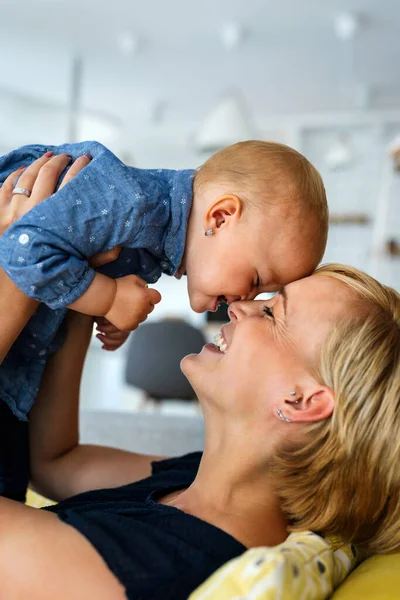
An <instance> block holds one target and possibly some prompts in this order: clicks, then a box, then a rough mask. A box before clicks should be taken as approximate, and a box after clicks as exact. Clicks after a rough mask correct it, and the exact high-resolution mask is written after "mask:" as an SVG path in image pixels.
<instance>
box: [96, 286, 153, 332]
mask: <svg viewBox="0 0 400 600" xmlns="http://www.w3.org/2000/svg"><path fill="white" fill-rule="evenodd" d="M115 283H116V286H117V290H116V294H115V297H114V302H113V304H112V306H111V308H110V310H109V311H108V313H107V314H105V315H104V316H105V318H106V319H107V320H108V321H110V323H112V324H113V325H115V327H117V328H118V329H120V330H121V331H133V330H134V329H136V328H137V327H138V325H139V324H140V323H143V321H145V320H146V319H147V316H148V315H149V314H150V313H151V312H152V311H153V310H154V305H155V304H158V303H159V302H160V300H161V295H160V293H159V292H157V290H154V289H149V288H148V287H147V283H146V282H145V281H143V279H140V277H137V276H136V275H127V276H126V277H120V278H119V279H115Z"/></svg>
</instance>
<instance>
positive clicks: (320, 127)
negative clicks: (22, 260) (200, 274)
mask: <svg viewBox="0 0 400 600" xmlns="http://www.w3.org/2000/svg"><path fill="white" fill-rule="evenodd" d="M0 10H1V13H0V14H1V19H0V47H1V48H2V56H3V59H2V61H1V69H0V133H1V134H0V152H6V151H8V150H10V149H11V148H14V147H16V146H19V145H22V144H25V143H32V142H40V143H45V144H58V143H62V142H65V141H80V140H84V139H96V140H98V141H100V142H103V143H104V144H106V145H107V146H109V147H110V149H111V150H113V151H114V152H115V153H116V154H117V155H118V156H119V157H120V158H121V159H122V160H124V161H125V162H127V163H129V164H132V165H135V166H138V167H144V168H158V167H164V168H177V169H179V168H193V167H197V166H198V165H200V164H201V163H202V162H203V161H204V160H205V159H206V158H207V157H208V156H209V155H210V154H211V153H212V152H214V151H216V150H218V149H219V148H221V147H223V146H225V145H228V144H230V143H233V142H236V141H239V140H244V139H255V138H256V139H268V140H275V141H279V142H283V143H287V144H289V145H291V146H293V147H295V148H296V149H297V150H299V151H300V152H302V153H304V154H305V155H306V156H307V157H308V158H309V159H310V160H311V161H312V162H313V163H314V164H315V165H316V167H317V168H318V169H319V170H320V172H321V174H322V176H323V178H324V181H325V185H326V189H327V194H328V201H329V204H330V208H331V230H330V236H329V243H328V249H327V253H326V256H325V259H326V260H327V261H330V260H335V261H341V262H345V263H350V264H352V265H355V266H357V267H360V268H362V269H364V270H366V271H367V272H369V273H371V274H372V275H374V276H377V277H378V278H379V279H380V280H381V281H383V282H385V283H387V284H390V285H392V286H394V287H396V288H399V287H400V204H399V192H400V172H399V171H396V168H397V169H400V137H399V136H400V71H399V64H400V2H399V1H398V0H338V1H333V0H323V1H321V0H280V2H275V1H272V0H202V2H194V1H193V0H192V1H190V0H189V1H188V0H186V1H183V0H170V1H169V2H165V1H163V0H147V1H146V2H142V1H138V0H113V2H105V1H104V0H79V1H78V0H69V1H68V2H67V1H66V0H18V2H15V0H13V1H11V0H9V1H4V0H2V1H0ZM157 287H158V289H159V290H160V291H161V293H162V294H163V298H164V299H163V302H162V304H161V305H160V306H159V307H157V310H156V311H155V312H154V313H153V315H152V316H151V319H150V323H149V324H156V323H158V322H165V321H163V320H164V319H168V320H169V321H167V322H169V323H173V322H175V323H181V322H182V321H184V322H185V323H186V324H187V325H188V326H191V327H194V328H195V329H196V331H200V332H201V334H202V335H204V337H205V338H209V337H210V336H211V335H212V333H213V331H214V329H213V328H215V325H212V324H210V323H209V322H208V320H207V317H206V316H204V315H195V314H194V313H192V312H191V310H190V307H189V303H188V298H187V293H186V282H185V281H184V279H183V280H181V281H177V280H175V279H173V278H168V277H164V278H162V280H161V281H160V282H159V284H158V286H157ZM143 328H144V326H143ZM164 330H165V327H164V328H163V331H164ZM153 333H154V332H152V333H151V335H153ZM156 335H157V334H156ZM190 337H191V334H189V333H186V334H185V333H182V338H183V339H184V340H186V341H187V339H188V338H190ZM194 337H195V336H194ZM134 339H135V334H133V336H131V340H130V342H129V344H127V345H126V346H125V347H124V349H121V350H120V351H119V352H117V353H115V354H108V353H106V352H104V351H101V350H100V345H99V343H98V342H97V340H93V347H92V348H91V350H90V353H89V358H88V363H87V367H86V371H85V379H84V386H83V399H82V406H83V409H84V412H85V411H86V413H87V414H91V413H96V418H97V419H100V420H99V421H98V422H97V424H96V427H95V428H94V429H95V430H96V436H97V437H98V436H99V435H100V437H101V439H102V441H103V442H104V441H105V442H107V441H108V437H107V435H108V433H107V432H109V431H110V430H118V431H119V432H120V433H119V442H120V445H129V444H131V438H132V435H131V434H130V433H129V432H127V431H126V432H125V433H123V430H124V427H125V423H126V419H125V417H126V415H127V414H129V415H131V414H132V415H133V414H134V415H135V419H136V421H135V423H136V424H137V427H136V433H135V436H136V438H135V439H136V441H135V444H136V445H135V449H137V448H138V446H139V447H140V448H139V449H142V450H147V449H149V451H156V452H158V451H165V452H167V453H169V452H175V451H178V452H179V451H180V450H184V449H186V446H187V447H188V448H191V447H192V445H193V444H195V443H197V442H199V443H200V440H201V418H200V413H199V409H198V406H197V403H196V402H195V401H193V402H191V401H188V399H187V398H179V390H174V391H173V392H172V391H171V389H172V388H168V385H167V384H165V385H166V388H165V389H167V388H168V389H169V390H170V391H168V394H170V395H171V394H172V395H175V396H176V397H175V398H172V399H170V400H168V401H166V400H164V399H163V394H162V385H163V382H162V381H161V383H160V386H161V387H160V389H161V391H158V392H157V393H159V394H161V395H159V397H157V398H156V399H154V396H156V395H157V394H156V393H155V392H154V390H152V391H151V393H150V392H149V390H146V389H144V390H143V388H145V387H146V386H145V383H143V377H144V375H143V369H144V367H143V364H142V366H141V367H140V365H139V363H140V361H138V359H137V354H135V352H136V349H135V347H133V344H134ZM169 339H171V337H170V338H169ZM185 343H186V342H185ZM163 344H164V342H161V341H160V344H153V346H152V348H149V350H148V352H149V357H150V358H151V359H152V360H153V361H155V364H157V361H158V363H159V361H162V360H163V358H162V353H161V350H160V351H159V354H157V353H156V352H155V348H156V347H158V346H159V347H160V348H161V347H162V346H163ZM130 353H131V354H132V356H134V357H135V359H132V360H134V363H135V364H134V366H135V365H136V369H139V373H135V372H134V371H135V368H134V367H132V365H131V364H128V363H129V355H130ZM142 356H143V357H144V356H145V353H144V350H143V352H142ZM143 360H145V359H144V358H143ZM146 360H147V359H146ZM149 360H150V359H149ZM178 363H179V360H178V359H177V360H176V368H177V369H178V366H177V365H178ZM146 364H148V363H147V362H146ZM159 364H160V363H159ZM132 369H133V370H132ZM156 372H158V370H157V369H156ZM153 373H154V371H153ZM176 377H179V375H176ZM138 382H140V385H141V386H142V388H141V389H140V388H139V387H137V385H136V384H137V383H138ZM139 390H141V391H139ZM144 392H146V394H144ZM182 393H183V392H182ZM166 394H167V392H166ZM186 395H188V392H187V391H186ZM189 395H190V394H189ZM149 396H150V397H152V398H153V399H152V400H148V397H149ZM150 416H151V419H150ZM85 418H86V417H85V416H84V417H83V426H84V427H86V425H85V423H87V435H88V436H89V437H90V435H91V432H92V430H93V427H94V426H93V422H92V420H90V419H92V418H94V417H93V415H92V416H91V417H90V419H89V420H88V421H87V422H86V421H85ZM111 418H115V419H116V422H115V428H116V429H115V428H113V427H110V426H109V425H110V419H111ZM146 419H147V420H146ZM166 419H167V420H168V419H169V421H168V428H167V429H168V431H167V433H165V431H164V429H163V428H164V424H165V422H166ZM173 427H176V431H179V435H175V438H176V439H179V442H177V443H176V445H175V446H174V443H175V442H173V440H172V438H173V437H174V435H171V431H173ZM85 431H86V430H85ZM124 431H125V430H124ZM130 431H131V430H130ZM85 435H86V433H85ZM135 436H134V437H135ZM185 436H186V437H185ZM186 438H187V439H186ZM160 439H161V440H162V444H161V446H160V449H159V448H154V443H156V444H157V443H159V441H160ZM111 441H113V440H111Z"/></svg>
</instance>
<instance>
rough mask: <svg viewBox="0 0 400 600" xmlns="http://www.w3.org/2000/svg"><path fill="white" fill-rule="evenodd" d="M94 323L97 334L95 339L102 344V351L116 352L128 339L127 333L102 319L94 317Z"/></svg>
mask: <svg viewBox="0 0 400 600" xmlns="http://www.w3.org/2000/svg"><path fill="white" fill-rule="evenodd" d="M94 321H95V323H97V327H96V329H97V331H98V332H99V333H98V334H97V335H96V337H97V339H98V340H100V342H101V343H102V344H103V345H102V349H103V350H117V349H118V348H119V347H120V346H122V344H124V343H125V342H126V340H127V339H128V337H129V331H121V330H120V329H118V327H115V325H113V324H112V323H110V321H107V319H105V318H104V317H95V318H94Z"/></svg>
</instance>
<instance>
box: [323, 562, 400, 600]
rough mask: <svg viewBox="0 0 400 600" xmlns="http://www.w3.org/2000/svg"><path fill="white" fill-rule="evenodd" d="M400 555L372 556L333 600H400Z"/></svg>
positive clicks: (350, 577) (352, 575)
mask: <svg viewBox="0 0 400 600" xmlns="http://www.w3.org/2000/svg"><path fill="white" fill-rule="evenodd" d="M399 598H400V553H399V554H389V555H386V556H382V555H381V556H371V558H368V559H367V560H365V561H364V562H363V563H362V564H361V565H360V566H358V567H357V569H355V570H354V571H353V573H352V574H351V575H350V576H349V577H348V579H346V581H345V582H344V583H342V585H341V586H340V587H339V588H338V589H337V590H336V592H335V593H334V594H333V596H332V600H358V599H360V600H398V599H399Z"/></svg>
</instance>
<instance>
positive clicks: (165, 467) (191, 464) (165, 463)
mask: <svg viewBox="0 0 400 600" xmlns="http://www.w3.org/2000/svg"><path fill="white" fill-rule="evenodd" d="M202 456H203V453H202V452H190V453H189V454H184V455H183V456H178V457H176V456H175V457H172V458H165V459H164V460H157V461H153V462H152V463H151V467H152V474H153V475H157V474H158V473H163V472H166V471H188V472H190V473H193V474H196V473H197V471H198V469H199V465H200V461H201V457H202Z"/></svg>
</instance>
